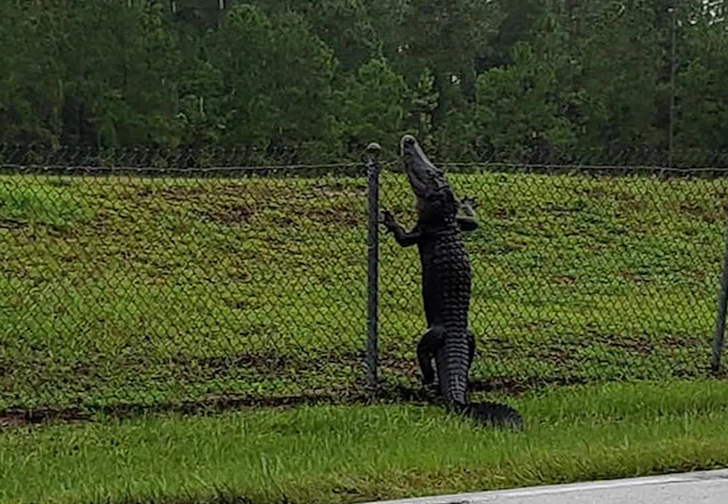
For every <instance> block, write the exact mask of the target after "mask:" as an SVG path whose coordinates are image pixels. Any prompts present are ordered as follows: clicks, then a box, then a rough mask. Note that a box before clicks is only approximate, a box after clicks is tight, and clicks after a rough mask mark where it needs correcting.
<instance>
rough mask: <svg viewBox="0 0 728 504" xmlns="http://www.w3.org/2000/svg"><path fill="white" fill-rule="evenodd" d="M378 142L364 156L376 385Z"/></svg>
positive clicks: (371, 372) (370, 356) (370, 366)
mask: <svg viewBox="0 0 728 504" xmlns="http://www.w3.org/2000/svg"><path fill="white" fill-rule="evenodd" d="M380 150H381V147H380V146H379V144H377V143H370V144H369V146H367V150H366V154H365V158H366V167H367V185H368V212H369V224H368V227H369V233H368V236H367V248H368V270H367V350H366V365H367V385H368V386H369V387H371V388H373V389H374V388H376V387H377V365H378V354H377V343H378V334H377V329H378V325H379V324H378V313H377V308H378V303H379V300H378V288H379V151H380Z"/></svg>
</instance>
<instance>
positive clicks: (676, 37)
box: [0, 0, 728, 166]
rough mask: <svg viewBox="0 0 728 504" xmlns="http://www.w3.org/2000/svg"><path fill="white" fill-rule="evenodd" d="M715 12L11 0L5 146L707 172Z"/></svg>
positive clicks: (716, 55)
mask: <svg viewBox="0 0 728 504" xmlns="http://www.w3.org/2000/svg"><path fill="white" fill-rule="evenodd" d="M727 3H728V2H725V1H706V0H619V1H615V0H490V1H484V0H250V1H243V0H237V1H233V0H225V1H220V0H176V1H174V2H172V1H151V0H105V1H102V0H96V1H92V2H89V1H85V0H32V1H28V0H24V1H20V0H6V1H4V2H0V143H3V144H35V145H45V146H52V147H58V146H88V147H129V146H147V147H153V148H159V149H177V148H182V149H195V148H200V147H202V146H210V145H214V146H218V147H221V148H226V149H233V148H234V149H236V152H240V153H243V157H244V158H245V159H250V160H256V159H261V158H271V159H272V158H276V157H279V158H280V157H285V156H288V157H289V158H290V159H291V160H295V161H299V162H331V161H339V160H342V159H347V158H353V157H358V156H359V155H360V154H361V151H362V150H363V149H364V147H365V146H366V144H367V143H369V142H370V141H379V142H380V143H382V144H383V145H384V147H386V148H387V149H388V151H390V152H393V151H394V150H395V149H396V142H397V139H398V138H399V137H400V135H401V134H403V133H405V132H411V133H414V134H416V135H417V136H418V137H419V138H420V139H421V141H422V142H423V143H424V144H425V145H426V146H427V147H428V149H430V150H431V152H433V153H434V155H435V156H436V157H437V159H439V160H448V161H479V160H484V159H496V160H499V161H505V162H515V163H519V162H532V163H537V162H562V161H574V160H577V158H578V160H579V161H583V162H600V163H610V162H615V163H617V162H622V158H623V157H624V155H625V154H624V153H625V152H628V153H631V154H630V155H629V156H631V157H630V162H633V163H637V162H644V163H654V162H659V163H662V164H664V163H667V162H673V163H674V164H676V165H685V166H687V165H691V164H693V165H695V164H709V163H711V162H713V163H714V160H711V158H710V154H706V153H721V152H726V151H728V93H727V92H726V89H728V21H727V20H726V16H725V13H726V4H727ZM620 156H621V157H620ZM668 158H670V159H668Z"/></svg>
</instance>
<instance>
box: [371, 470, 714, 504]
mask: <svg viewBox="0 0 728 504" xmlns="http://www.w3.org/2000/svg"><path fill="white" fill-rule="evenodd" d="M377 504H728V469H721V470H717V471H704V472H693V473H683V474H671V475H666V476H655V477H646V478H631V479H621V480H613V481H594V482H589V483H575V484H570V485H554V486H541V487H531V488H520V489H514V490H500V491H494V492H481V493H469V494H460V495H445V496H441V497H424V498H419V499H407V500H398V501H386V502H379V503H377Z"/></svg>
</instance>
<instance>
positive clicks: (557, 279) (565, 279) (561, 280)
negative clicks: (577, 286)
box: [551, 275, 576, 285]
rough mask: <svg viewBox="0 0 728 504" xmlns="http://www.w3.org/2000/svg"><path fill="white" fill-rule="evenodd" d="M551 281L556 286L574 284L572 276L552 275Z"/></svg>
mask: <svg viewBox="0 0 728 504" xmlns="http://www.w3.org/2000/svg"><path fill="white" fill-rule="evenodd" d="M551 281H552V282H553V283H555V284H557V285H573V284H574V283H576V277H575V276H574V275H552V276H551Z"/></svg>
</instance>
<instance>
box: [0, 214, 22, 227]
mask: <svg viewBox="0 0 728 504" xmlns="http://www.w3.org/2000/svg"><path fill="white" fill-rule="evenodd" d="M26 227H28V223H27V222H24V221H21V220H17V219H9V218H5V217H0V229H23V228H26Z"/></svg>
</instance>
